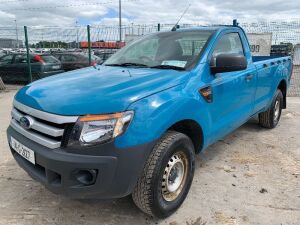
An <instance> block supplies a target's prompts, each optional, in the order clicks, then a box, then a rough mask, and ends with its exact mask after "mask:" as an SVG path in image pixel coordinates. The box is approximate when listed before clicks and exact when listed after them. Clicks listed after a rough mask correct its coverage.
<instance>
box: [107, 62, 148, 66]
mask: <svg viewBox="0 0 300 225" xmlns="http://www.w3.org/2000/svg"><path fill="white" fill-rule="evenodd" d="M105 66H125V67H126V66H138V67H148V66H147V65H145V64H142V63H132V62H126V63H112V64H105Z"/></svg>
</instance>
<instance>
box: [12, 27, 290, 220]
mask: <svg viewBox="0 0 300 225" xmlns="http://www.w3.org/2000/svg"><path fill="white" fill-rule="evenodd" d="M291 74H292V63H291V58H290V57H278V58H277V57H252V56H251V52H250V49H249V44H248V40H247V37H246V35H245V32H244V31H243V29H241V28H240V27H238V26H217V27H204V28H203V27H201V28H193V29H177V30H174V31H170V32H159V33H156V34H151V35H147V36H145V37H143V38H141V39H139V40H136V41H134V42H132V43H130V44H129V45H127V46H126V47H124V48H123V49H121V50H120V51H118V52H117V53H116V54H114V55H113V56H111V57H110V58H109V59H108V60H107V61H106V62H105V63H104V64H103V65H98V66H93V67H88V68H85V69H81V70H76V71H72V72H68V73H65V74H60V75H59V76H52V77H49V78H45V79H42V80H39V81H36V82H34V83H31V84H29V85H27V86H25V87H23V88H22V89H21V90H20V91H19V92H18V93H17V94H16V96H15V99H14V102H13V109H12V120H11V123H10V126H9V128H8V130H7V137H8V142H9V145H10V147H11V152H12V154H13V156H14V158H15V160H16V161H17V162H18V164H19V165H20V166H21V167H22V168H23V169H24V170H25V171H27V172H28V174H29V175H30V176H32V177H33V178H34V179H36V180H38V181H40V182H41V183H42V184H44V185H45V186H46V187H47V188H48V189H49V190H51V191H52V192H54V193H58V194H64V195H68V196H70V197H72V198H121V197H124V196H127V195H129V194H132V197H133V200H134V202H135V203H136V204H137V206H138V207H139V208H140V209H141V210H143V211H144V212H145V213H147V214H150V215H155V216H157V217H162V218H163V217H167V216H169V215H171V214H172V213H173V212H174V211H176V209H178V208H179V207H180V205H181V204H182V202H183V201H184V199H185V198H186V196H187V193H188V191H189V189H190V186H191V184H192V180H193V175H194V170H195V154H197V153H199V152H200V151H203V150H205V149H206V148H207V147H208V146H209V145H211V144H212V143H214V142H216V141H218V140H220V139H221V138H223V137H224V136H226V135H227V134H229V133H230V132H231V131H233V130H234V129H236V128H238V127H239V126H241V125H242V124H244V123H245V122H247V121H248V120H249V119H250V118H251V117H254V116H258V120H259V124H260V125H261V126H262V127H263V129H266V128H267V129H270V128H274V127H276V125H277V124H278V122H279V119H280V115H281V110H282V109H284V108H286V105H287V103H286V93H287V88H288V86H289V83H290V79H291Z"/></svg>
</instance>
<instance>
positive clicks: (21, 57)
mask: <svg viewBox="0 0 300 225" xmlns="http://www.w3.org/2000/svg"><path fill="white" fill-rule="evenodd" d="M15 63H16V64H18V63H27V57H26V56H25V55H16V56H15Z"/></svg>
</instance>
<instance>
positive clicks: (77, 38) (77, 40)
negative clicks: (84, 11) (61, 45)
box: [76, 21, 79, 48]
mask: <svg viewBox="0 0 300 225" xmlns="http://www.w3.org/2000/svg"><path fill="white" fill-rule="evenodd" d="M76 42H77V48H79V37H78V21H76Z"/></svg>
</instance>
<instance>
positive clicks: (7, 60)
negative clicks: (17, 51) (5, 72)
mask: <svg viewBox="0 0 300 225" xmlns="http://www.w3.org/2000/svg"><path fill="white" fill-rule="evenodd" d="M12 59H13V55H6V56H3V57H2V58H0V65H8V64H11V63H12Z"/></svg>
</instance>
